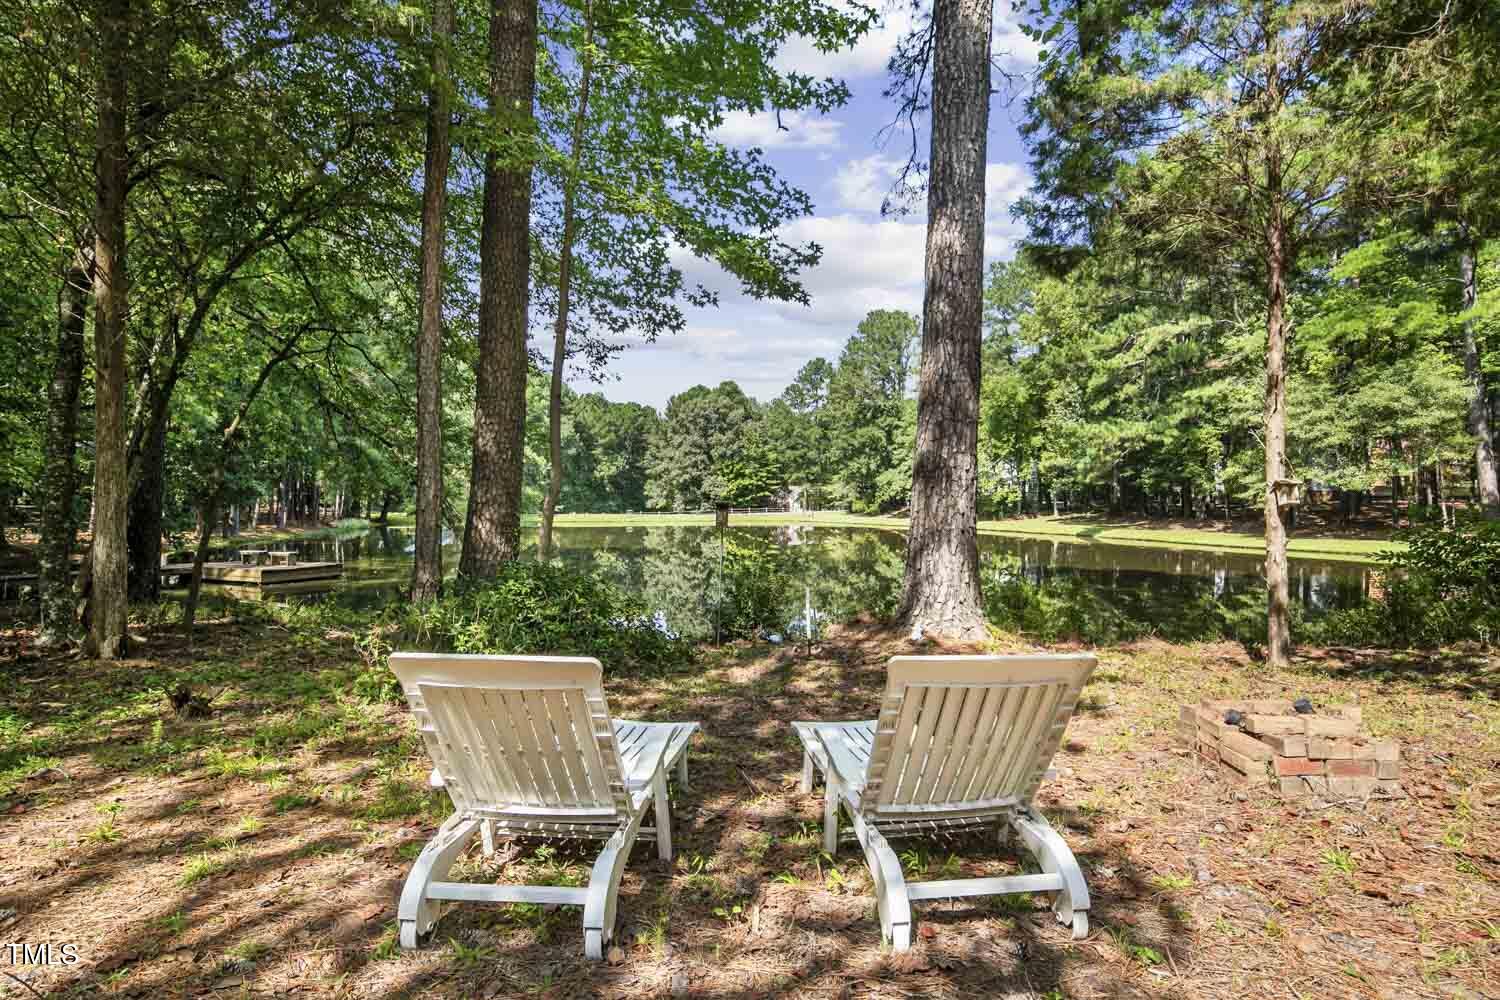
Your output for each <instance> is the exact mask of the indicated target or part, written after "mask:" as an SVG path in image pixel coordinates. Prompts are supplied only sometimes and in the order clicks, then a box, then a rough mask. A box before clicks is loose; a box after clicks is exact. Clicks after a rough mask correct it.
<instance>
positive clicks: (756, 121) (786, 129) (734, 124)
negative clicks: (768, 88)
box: [714, 111, 844, 149]
mask: <svg viewBox="0 0 1500 1000" xmlns="http://www.w3.org/2000/svg"><path fill="white" fill-rule="evenodd" d="M843 127H844V123H843V122H841V121H839V120H838V119H836V118H826V117H822V116H820V115H812V114H805V113H803V112H801V111H783V112H782V113H781V115H780V116H779V122H778V116H777V115H776V114H775V113H774V112H767V113H759V114H755V113H751V112H749V111H730V112H727V113H726V114H725V115H724V124H722V125H720V126H719V127H718V128H717V129H715V130H714V138H716V139H718V140H719V141H720V142H724V143H728V144H729V145H732V146H742V147H749V146H759V147H760V148H762V149H777V148H784V149H798V148H802V149H806V148H813V147H827V146H837V145H839V130H840V129H842V128H843Z"/></svg>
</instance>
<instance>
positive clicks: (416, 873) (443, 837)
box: [396, 813, 480, 948]
mask: <svg viewBox="0 0 1500 1000" xmlns="http://www.w3.org/2000/svg"><path fill="white" fill-rule="evenodd" d="M479 827H480V821H479V820H477V819H464V818H463V817H462V816H461V815H460V814H458V813H454V814H453V815H452V816H449V817H448V819H447V820H446V821H444V823H443V825H442V826H440V827H438V832H437V833H436V834H435V835H434V836H433V838H432V839H431V840H429V841H428V842H427V846H426V847H424V848H422V853H421V854H419V855H418V856H417V860H416V862H415V863H414V864H413V865H412V868H411V874H409V875H407V876H406V885H405V886H404V887H403V888H402V889H401V902H400V904H398V906H397V907H396V921H397V926H398V928H399V930H400V937H399V942H400V945H401V947H403V948H415V947H416V946H417V940H418V939H419V938H420V937H422V936H423V935H425V934H427V933H429V932H430V931H431V930H432V927H433V925H434V924H436V923H437V921H438V917H439V916H441V912H440V910H439V905H440V904H439V903H437V902H435V901H433V900H430V899H428V898H427V887H428V886H429V885H431V884H432V883H434V882H441V881H443V879H444V878H445V877H446V876H447V874H448V869H450V868H452V867H453V862H455V861H457V860H458V856H459V855H460V854H462V853H463V852H464V849H465V848H466V847H468V846H469V842H470V841H471V840H473V839H474V832H475V831H476V830H478V829H479Z"/></svg>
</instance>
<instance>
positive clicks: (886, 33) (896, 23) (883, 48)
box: [776, 5, 912, 79]
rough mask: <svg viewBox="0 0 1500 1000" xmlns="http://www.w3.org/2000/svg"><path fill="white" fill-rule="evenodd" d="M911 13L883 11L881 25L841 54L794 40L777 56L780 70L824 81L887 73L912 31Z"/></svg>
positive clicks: (901, 8)
mask: <svg viewBox="0 0 1500 1000" xmlns="http://www.w3.org/2000/svg"><path fill="white" fill-rule="evenodd" d="M911 25H912V17H911V11H910V9H909V8H908V7H906V6H905V5H896V6H893V7H892V8H891V9H888V10H886V11H884V12H882V14H881V16H880V20H879V22H878V23H877V24H876V25H875V27H873V28H871V29H870V30H869V31H868V32H866V33H865V35H864V36H863V37H862V38H860V40H859V41H858V42H856V43H855V44H854V45H853V46H852V47H850V48H846V49H840V50H839V51H837V52H819V51H818V50H817V48H816V47H815V46H814V45H813V44H812V41H811V40H809V39H807V38H804V37H802V36H800V35H799V36H797V37H794V38H792V39H791V40H790V41H788V42H787V44H786V45H785V46H784V47H783V48H782V50H781V52H779V53H778V54H777V56H776V68H777V69H779V70H781V71H782V72H784V73H804V74H806V75H807V76H811V77H816V78H818V79H822V78H823V77H826V76H831V77H834V78H835V79H845V78H847V79H859V78H861V77H869V76H875V75H877V74H884V73H885V69H886V63H888V62H889V61H890V58H891V53H892V52H894V51H895V49H896V43H897V42H898V41H900V39H901V36H902V35H904V34H906V33H907V32H908V31H910V30H911Z"/></svg>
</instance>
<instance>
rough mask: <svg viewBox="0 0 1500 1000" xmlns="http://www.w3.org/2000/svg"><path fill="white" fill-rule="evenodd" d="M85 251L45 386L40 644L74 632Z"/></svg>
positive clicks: (65, 294)
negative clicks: (50, 378)
mask: <svg viewBox="0 0 1500 1000" xmlns="http://www.w3.org/2000/svg"><path fill="white" fill-rule="evenodd" d="M89 271H90V265H89V262H88V261H87V259H86V251H85V250H83V249H81V248H80V249H79V251H78V252H77V254H76V255H75V257H74V259H73V260H72V262H71V263H70V264H69V265H68V267H67V269H66V270H65V271H64V272H63V280H62V289H61V291H60V292H59V294H58V307H57V314H58V315H57V354H56V356H55V357H54V358H53V363H52V381H51V382H50V383H49V384H48V386H47V440H46V446H45V454H44V457H43V463H42V483H41V486H42V489H41V504H40V506H41V511H40V514H41V525H40V529H41V539H40V544H39V545H38V546H37V562H38V564H39V567H38V569H39V572H38V582H39V585H40V586H39V589H40V591H41V605H42V607H41V611H42V626H41V630H40V635H39V636H38V641H39V642H40V643H41V644H42V645H50V644H52V643H56V642H61V641H63V640H65V639H68V638H69V637H70V636H71V635H72V633H73V624H74V619H73V582H72V580H71V579H69V575H70V571H71V568H72V567H71V562H72V559H73V543H74V541H75V536H76V534H77V531H78V521H77V518H76V515H75V514H74V511H73V506H74V502H75V498H76V496H77V493H78V469H77V466H76V464H75V456H76V454H77V448H78V392H79V388H80V385H81V383H82V382H83V338H84V330H85V327H86V324H87V321H88V312H87V310H88V302H89V285H90V284H91V282H92V281H93V277H92V275H90V273H89Z"/></svg>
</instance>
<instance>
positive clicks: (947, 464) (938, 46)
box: [898, 0, 993, 639]
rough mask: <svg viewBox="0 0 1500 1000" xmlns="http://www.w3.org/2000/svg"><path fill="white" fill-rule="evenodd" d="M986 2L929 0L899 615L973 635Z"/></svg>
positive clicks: (977, 607) (935, 629)
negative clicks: (912, 446)
mask: <svg viewBox="0 0 1500 1000" xmlns="http://www.w3.org/2000/svg"><path fill="white" fill-rule="evenodd" d="M992 17H993V3H992V2H991V0H935V2H934V3H933V8H932V20H933V70H932V72H933V75H932V154H931V178H930V182H929V186H928V190H927V254H926V277H927V289H926V294H925V296H924V298H923V304H922V312H923V319H922V367H921V373H920V375H919V379H918V388H917V447H916V458H915V464H914V465H913V468H912V495H911V528H910V531H909V532H908V534H907V542H906V576H905V581H904V591H903V594H902V600H901V611H900V613H899V616H898V617H899V620H900V621H901V623H902V625H903V626H904V627H907V628H911V629H912V630H914V631H915V630H916V629H921V630H922V631H923V632H925V633H931V634H936V635H943V636H951V637H953V638H958V639H982V638H984V636H985V634H986V633H985V627H984V611H983V607H982V603H981V599H980V593H979V544H978V533H977V528H978V487H979V455H978V445H979V347H980V318H981V312H982V299H983V282H984V170H985V139H986V133H987V132H988V128H989V107H990V30H991V23H992Z"/></svg>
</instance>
